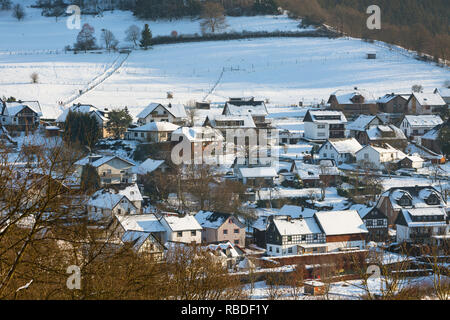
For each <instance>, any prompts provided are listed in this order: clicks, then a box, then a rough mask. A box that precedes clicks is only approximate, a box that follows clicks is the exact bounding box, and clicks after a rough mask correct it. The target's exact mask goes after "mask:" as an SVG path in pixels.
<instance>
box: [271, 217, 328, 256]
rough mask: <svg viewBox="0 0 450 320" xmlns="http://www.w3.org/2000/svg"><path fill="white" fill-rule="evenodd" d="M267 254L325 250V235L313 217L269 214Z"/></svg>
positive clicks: (293, 253)
mask: <svg viewBox="0 0 450 320" xmlns="http://www.w3.org/2000/svg"><path fill="white" fill-rule="evenodd" d="M266 243H267V251H266V253H267V255H269V256H284V255H301V254H311V253H324V252H326V251H327V244H326V235H325V233H324V232H323V230H322V229H321V228H320V227H319V225H318V224H317V221H316V219H315V218H314V217H311V218H303V217H298V218H291V216H281V215H278V216H270V217H269V225H268V227H267V231H266Z"/></svg>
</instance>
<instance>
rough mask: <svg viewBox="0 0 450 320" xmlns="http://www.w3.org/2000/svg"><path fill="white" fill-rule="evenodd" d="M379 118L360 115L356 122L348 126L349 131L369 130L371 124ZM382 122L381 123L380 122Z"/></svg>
mask: <svg viewBox="0 0 450 320" xmlns="http://www.w3.org/2000/svg"><path fill="white" fill-rule="evenodd" d="M375 118H377V116H370V115H366V114H362V115H360V116H359V117H358V118H356V119H355V120H354V121H352V122H350V123H348V124H347V129H348V130H354V131H365V130H366V129H368V128H369V125H370V123H371V122H372V121H373V120H374V119H375ZM380 122H381V121H380Z"/></svg>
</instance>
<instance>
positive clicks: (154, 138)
mask: <svg viewBox="0 0 450 320" xmlns="http://www.w3.org/2000/svg"><path fill="white" fill-rule="evenodd" d="M178 128H179V126H178V125H176V124H173V123H170V122H160V121H154V122H149V123H147V124H144V125H142V126H139V127H137V128H131V129H128V130H127V132H125V139H127V140H137V141H142V142H165V141H170V140H171V137H172V132H174V131H175V130H177V129H178Z"/></svg>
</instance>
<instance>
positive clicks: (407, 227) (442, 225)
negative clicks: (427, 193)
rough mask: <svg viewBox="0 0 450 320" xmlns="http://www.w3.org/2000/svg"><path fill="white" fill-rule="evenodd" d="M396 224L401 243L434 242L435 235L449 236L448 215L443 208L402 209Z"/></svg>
mask: <svg viewBox="0 0 450 320" xmlns="http://www.w3.org/2000/svg"><path fill="white" fill-rule="evenodd" d="M395 225H396V230H397V242H399V243H401V242H409V243H420V244H432V243H433V242H434V240H433V238H435V237H439V236H446V237H448V236H449V227H448V217H447V213H446V212H445V210H444V209H443V208H406V209H401V210H400V213H399V214H398V216H397V219H396V220H395Z"/></svg>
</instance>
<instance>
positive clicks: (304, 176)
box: [294, 160, 340, 180]
mask: <svg viewBox="0 0 450 320" xmlns="http://www.w3.org/2000/svg"><path fill="white" fill-rule="evenodd" d="M294 163H295V168H296V170H297V174H298V176H299V177H300V179H301V180H318V179H320V176H321V175H340V170H339V168H337V167H336V166H327V165H326V164H325V163H323V164H322V165H315V164H309V163H304V162H303V161H301V160H296V161H294Z"/></svg>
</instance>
